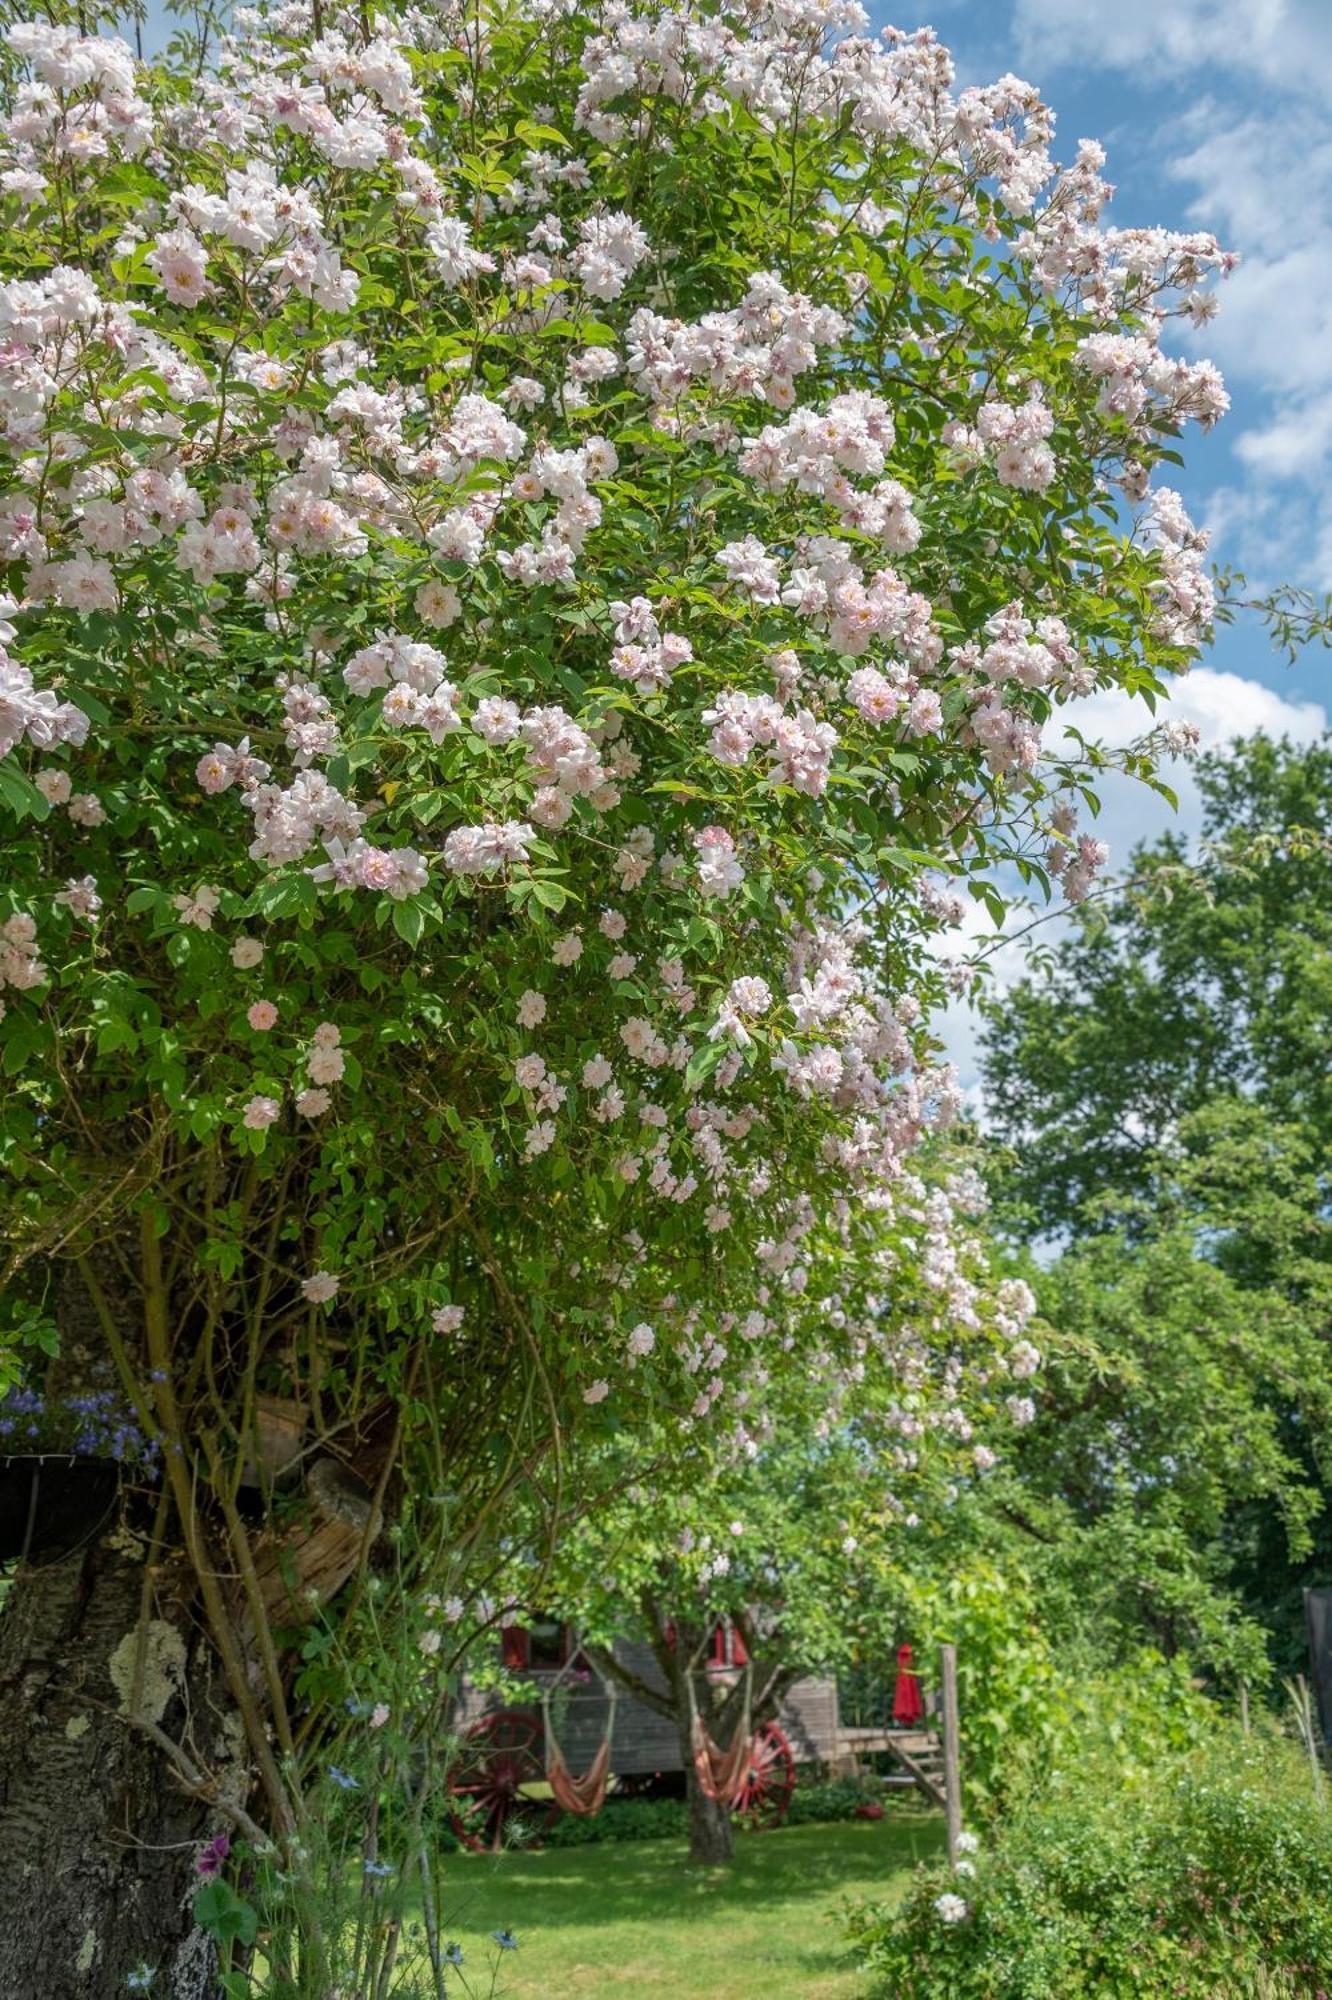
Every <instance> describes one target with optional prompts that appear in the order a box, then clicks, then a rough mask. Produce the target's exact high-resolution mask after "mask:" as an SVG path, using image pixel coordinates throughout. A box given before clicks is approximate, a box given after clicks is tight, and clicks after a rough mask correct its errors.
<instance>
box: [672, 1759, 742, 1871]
mask: <svg viewBox="0 0 1332 2000" xmlns="http://www.w3.org/2000/svg"><path fill="white" fill-rule="evenodd" d="M680 1754H681V1756H682V1757H683V1759H684V1768H685V1792H686V1797H687V1798H688V1800H689V1859H690V1860H691V1861H697V1862H700V1863H702V1864H703V1865H704V1866H705V1867H708V1868H723V1867H725V1865H726V1863H727V1862H728V1861H731V1860H732V1859H733V1858H734V1855H735V1829H734V1827H733V1826H732V1824H731V1813H730V1808H729V1807H728V1806H727V1805H726V1803H725V1801H724V1800H718V1799H710V1798H708V1796H707V1794H706V1793H705V1792H704V1790H703V1788H702V1786H701V1785H700V1784H699V1782H698V1774H697V1772H696V1771H695V1770H694V1762H693V1757H692V1756H691V1754H690V1748H689V1729H688V1725H687V1724H686V1726H685V1728H684V1729H682V1730H681V1732H680Z"/></svg>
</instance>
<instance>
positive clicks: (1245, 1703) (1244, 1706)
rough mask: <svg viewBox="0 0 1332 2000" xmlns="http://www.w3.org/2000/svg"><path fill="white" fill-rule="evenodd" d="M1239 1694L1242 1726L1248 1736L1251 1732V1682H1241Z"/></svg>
mask: <svg viewBox="0 0 1332 2000" xmlns="http://www.w3.org/2000/svg"><path fill="white" fill-rule="evenodd" d="M1239 1694H1240V1728H1241V1729H1242V1730H1243V1731H1244V1734H1245V1735H1246V1736H1247V1735H1248V1733H1249V1683H1248V1682H1247V1681H1241V1682H1240V1684H1239Z"/></svg>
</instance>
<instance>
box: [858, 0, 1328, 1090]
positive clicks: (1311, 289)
mask: <svg viewBox="0 0 1332 2000" xmlns="http://www.w3.org/2000/svg"><path fill="white" fill-rule="evenodd" d="M875 18H876V20H879V21H882V20H885V19H888V18H890V17H889V15H888V14H887V13H885V12H882V11H877V10H876V15H875ZM892 18H895V19H896V22H897V25H898V26H900V27H907V28H914V27H919V26H925V25H927V24H928V25H930V26H932V27H934V28H935V29H936V30H937V32H938V34H939V37H940V39H941V40H942V41H943V42H944V43H945V44H946V45H947V47H948V48H949V49H951V51H952V53H953V57H954V60H955V62H956V64H957V68H958V75H959V80H960V81H961V82H964V83H982V82H987V81H991V80H993V78H995V77H996V76H999V75H1001V74H1003V73H1004V72H1005V71H1014V72H1016V74H1018V75H1019V76H1022V77H1025V78H1026V79H1027V80H1028V81H1029V82H1031V83H1034V84H1035V85H1037V87H1038V88H1039V89H1040V91H1041V93H1042V95H1043V96H1044V98H1045V100H1046V102H1047V103H1049V104H1050V105H1052V106H1053V108H1054V110H1055V112H1056V115H1057V119H1058V124H1057V144H1056V147H1055V152H1056V155H1057V156H1058V157H1061V158H1067V157H1071V156H1072V154H1073V152H1074V150H1075V148H1076V145H1077V142H1078V140H1079V139H1081V138H1094V139H1099V140H1100V141H1101V143H1102V145H1104V146H1105V148H1106V151H1107V154H1108V156H1109V157H1108V161H1107V166H1106V174H1107V177H1108V179H1109V180H1111V181H1112V182H1113V183H1114V185H1115V187H1116V189H1117V194H1116V197H1115V201H1114V205H1113V212H1112V219H1113V220H1114V221H1116V222H1118V223H1121V224H1138V223H1143V224H1154V223H1161V224H1166V225H1168V226H1171V227H1176V228H1207V229H1211V230H1212V231H1213V232H1214V233H1215V234H1216V235H1217V236H1218V237H1219V238H1220V239H1221V241H1222V242H1223V243H1224V244H1225V245H1226V246H1227V247H1228V248H1230V249H1234V250H1238V251H1239V252H1240V254H1241V256H1242V258H1243V260H1244V261H1243V263H1242V265H1241V267H1240V269H1239V270H1238V271H1237V272H1236V273H1235V275H1234V276H1233V277H1231V278H1230V279H1229V280H1228V281H1227V282H1226V283H1225V284H1224V285H1223V286H1222V288H1221V308H1222V309H1221V313H1220V316H1219V318H1218V319H1216V320H1215V321H1213V323H1212V324H1211V326H1209V327H1207V328H1206V329H1205V330H1204V331H1203V333H1202V334H1200V335H1198V336H1197V337H1196V341H1195V345H1196V347H1197V349H1198V351H1199V352H1203V353H1207V354H1209V355H1210V356H1211V357H1212V358H1213V359H1214V360H1215V361H1216V362H1217V363H1218V364H1219V365H1220V367H1221V368H1222V370H1223V372H1224V374H1225V377H1226V382H1227V386H1228V388H1229V390H1230V394H1231V398H1232V409H1231V411H1230V414H1229V416H1228V417H1227V418H1226V419H1225V421H1224V422H1223V423H1222V424H1220V425H1219V426H1218V427H1217V429H1216V430H1215V431H1214V432H1212V433H1211V434H1210V435H1209V436H1207V437H1203V436H1201V434H1200V433H1198V432H1197V431H1196V430H1191V431H1190V432H1189V434H1188V436H1187V437H1186V440H1185V443H1184V447H1183V449H1184V452H1185V456H1186V459H1187V470H1186V471H1185V472H1184V473H1183V474H1182V475H1179V476H1178V477H1177V478H1176V481H1175V483H1177V484H1178V485H1179V487H1180V489H1181V491H1182V492H1183V494H1184V497H1185V499H1186V501H1187V502H1188V504H1189V507H1190V510H1191V512H1192V513H1193V515H1194V518H1195V519H1196V520H1197V521H1199V522H1201V523H1203V524H1205V525H1207V526H1208V527H1209V528H1210V529H1211V531H1212V534H1213V548H1212V552H1213V554H1214V556H1215V557H1216V559H1217V561H1218V562H1221V563H1233V564H1237V565H1238V566H1239V567H1241V568H1242V569H1244V570H1245V571H1246V572H1247V574H1248V576H1249V578H1250V581H1251V583H1252V584H1255V585H1258V586H1259V587H1270V586H1271V585H1273V584H1276V583H1279V582H1294V583H1299V584H1304V585H1307V586H1310V587H1312V588H1314V589H1318V590H1332V118H1330V117H1329V114H1328V109H1327V107H1328V104H1329V101H1330V100H1332V0H934V4H933V5H930V6H927V7H922V8H921V9H920V10H919V11H912V12H906V11H898V12H896V13H895V14H894V15H893V16H892ZM1173 706H1174V708H1175V710H1176V712H1177V713H1179V714H1181V715H1184V716H1186V717H1188V718H1189V719H1190V720H1192V721H1195V722H1196V723H1197V724H1198V725H1199V728H1200V730H1201V732H1202V740H1203V743H1204V745H1205V746H1206V747H1209V748H1212V747H1218V746H1221V745H1224V744H1225V743H1226V742H1227V741H1229V740H1230V739H1231V738H1232V737H1234V736H1235V735H1238V734H1247V733H1249V732H1251V731H1252V730H1255V729H1265V730H1268V731H1270V732H1272V733H1274V734H1286V735H1290V736H1292V737H1294V738H1296V739H1297V740H1308V739H1310V738H1312V737H1314V736H1316V735H1318V734H1320V733H1321V731H1322V730H1323V729H1324V728H1325V727H1326V726H1327V724H1328V719H1329V715H1330V714H1332V653H1329V652H1326V651H1324V650H1322V649H1321V648H1309V649H1307V650H1306V651H1305V652H1304V653H1303V654H1302V656H1301V658H1300V659H1299V660H1298V661H1297V662H1296V664H1295V665H1294V666H1293V667H1292V666H1290V665H1288V664H1287V663H1286V661H1285V660H1284V659H1283V658H1282V657H1281V656H1280V655H1278V654H1276V653H1275V652H1273V651H1272V649H1271V647H1270V645H1269V644H1268V641H1267V639H1266V637H1265V635H1264V633H1263V632H1262V630H1261V628H1260V627H1258V626H1257V625H1256V623H1255V622H1254V621H1242V622H1241V623H1240V624H1239V625H1238V626H1236V627H1234V628H1231V629H1229V630H1226V629H1222V630H1221V631H1220V633H1219V635H1218V640H1217V644H1216V646H1215V647H1214V649H1213V651H1212V652H1211V654H1210V655H1209V657H1208V659H1207V660H1206V661H1205V662H1204V663H1203V664H1202V665H1201V666H1199V667H1197V668H1195V669H1194V671H1193V673H1192V674H1191V675H1190V676H1189V677H1188V678H1187V680H1185V681H1183V682H1180V683H1178V684H1177V686H1176V689H1175V695H1174V703H1173ZM1080 720H1083V718H1080ZM1085 723H1090V724H1091V725H1092V729H1093V732H1094V733H1099V734H1100V735H1101V736H1102V738H1103V740H1105V741H1113V742H1126V741H1127V740H1129V738H1130V737H1132V736H1134V735H1136V734H1137V733H1139V731H1140V730H1141V728H1142V726H1143V721H1142V712H1141V709H1138V710H1137V711H1136V712H1134V710H1133V709H1132V708H1131V707H1130V705H1129V704H1128V703H1127V702H1126V701H1125V700H1124V699H1123V698H1122V697H1120V696H1104V697H1099V696H1098V697H1096V698H1095V699H1094V700H1093V701H1092V702H1090V703H1088V704H1086V705H1085ZM1097 724H1099V730H1097V728H1096V725H1097ZM1084 726H1085V724H1084ZM1169 775H1170V777H1171V781H1172V782H1173V783H1175V784H1176V786H1177V789H1178V791H1179V793H1180V810H1179V814H1178V817H1177V818H1174V817H1173V816H1172V815H1171V813H1170V812H1169V810H1168V808H1167V807H1165V806H1164V805H1163V804H1162V803H1160V802H1159V801H1156V800H1154V799H1153V798H1152V797H1151V796H1150V795H1149V794H1146V793H1144V792H1143V790H1142V789H1141V788H1140V787H1138V786H1136V785H1130V784H1128V782H1127V781H1124V780H1119V781H1115V780H1111V781H1110V782H1108V783H1107V784H1106V785H1105V786H1104V788H1103V790H1104V810H1103V813H1102V817H1101V821H1100V824H1099V826H1098V828H1097V831H1098V832H1099V833H1101V834H1103V835H1104V837H1105V838H1107V839H1108V840H1109V841H1110V844H1111V850H1112V857H1113V860H1112V865H1114V863H1118V864H1120V865H1122V864H1123V862H1124V861H1125V860H1126V859H1127V856H1128V851H1129V849H1130V847H1131V846H1132V844H1133V842H1134V841H1135V840H1137V839H1140V838H1143V837H1147V836H1151V835H1154V834H1155V833H1157V832H1159V831H1161V830H1163V829H1164V827H1165V826H1166V825H1168V824H1171V823H1172V821H1173V824H1174V825H1175V826H1176V827H1177V828H1178V829H1179V830H1180V831H1181V832H1183V833H1185V834H1186V835H1191V834H1193V833H1194V832H1195V831H1196V829H1197V826H1198V822H1199V813H1198V799H1197V793H1196V790H1195V788H1194V786H1193V783H1192V781H1191V779H1190V777H1189V775H1188V771H1187V768H1186V767H1182V766H1176V767H1175V769H1174V771H1173V772H1172V773H1170V774H1169ZM968 928H969V929H974V930H976V931H981V930H983V929H985V928H987V926H986V925H985V923H984V920H983V918H982V917H981V914H980V913H979V911H978V912H977V914H976V920H975V922H974V924H969V925H968ZM1021 971H1022V953H1021V949H1020V948H1019V947H1016V946H1014V947H1005V948H1004V949H1003V950H1002V951H1001V952H1000V953H999V954H998V956H997V958H996V960H995V963H994V974H995V977H996V978H997V979H998V981H999V982H1000V983H1001V984H1002V983H1003V982H1004V981H1006V980H1008V979H1011V978H1014V977H1018V976H1020V974H1021ZM940 1025H941V1026H942V1029H943V1032H944V1036H945V1040H946V1043H947V1046H948V1050H949V1054H950V1055H951V1056H952V1058H953V1060H954V1061H955V1062H956V1064H957V1066H958V1069H959V1072H960V1074H961V1077H962V1081H963V1084H964V1086H965V1087H966V1089H967V1092H968V1095H969V1096H970V1098H971V1099H972V1101H973V1103H975V1104H976V1105H977V1106H978V1107H979V1106H980V1105H981V1102H982V1100H981V1093H980V1091H979V1087H978V1080H977V1075H976V1027H977V1024H976V1021H975V1017H974V1016H973V1015H972V1014H971V1012H970V1010H969V1009H968V1008H967V1007H966V1006H965V1005H963V1004H957V1005H955V1006H953V1007H950V1008H949V1009H948V1011H947V1015H946V1017H945V1019H944V1020H943V1022H942V1023H941V1024H940Z"/></svg>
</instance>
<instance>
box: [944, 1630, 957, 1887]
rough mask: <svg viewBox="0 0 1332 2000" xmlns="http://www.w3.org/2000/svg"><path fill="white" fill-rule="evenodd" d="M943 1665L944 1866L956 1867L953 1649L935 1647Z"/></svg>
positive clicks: (954, 1680) (955, 1698) (955, 1669)
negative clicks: (945, 1859) (945, 1830)
mask: <svg viewBox="0 0 1332 2000" xmlns="http://www.w3.org/2000/svg"><path fill="white" fill-rule="evenodd" d="M939 1652H940V1656H941V1662H942V1666H943V1750H944V1810H945V1812H946V1813H947V1815H948V1865H949V1867H950V1868H956V1866H957V1861H958V1845H957V1842H958V1836H959V1834H960V1833H961V1831H962V1749H961V1745H960V1743H959V1742H958V1731H957V1647H956V1646H941V1647H940V1648H939Z"/></svg>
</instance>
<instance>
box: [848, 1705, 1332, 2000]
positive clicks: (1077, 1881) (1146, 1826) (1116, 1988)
mask: <svg viewBox="0 0 1332 2000" xmlns="http://www.w3.org/2000/svg"><path fill="white" fill-rule="evenodd" d="M963 1870H964V1871H965V1872H950V1871H949V1870H948V1869H947V1868H940V1867H938V1866H935V1867H931V1868H929V1869H924V1870H922V1871H921V1873H920V1875H919V1876H918V1878H917V1882H916V1885H915V1887H914V1889H913V1891H912V1893H911V1895H910V1897H909V1898H908V1900H907V1901H906V1903H905V1904H903V1905H902V1907H901V1908H900V1909H899V1910H897V1911H896V1912H895V1913H891V1914H890V1913H887V1912H884V1911H882V1910H876V1909H873V1908H870V1909H866V1910H862V1911H860V1912H858V1913H857V1914H856V1915H855V1917H854V1919H853V1929H854V1932H855V1935H856V1938H857V1942H858V1945H859V1947H860V1951H861V1955H862V1957H863V1959H864V1961H865V1963H866V1964H867V1965H868V1966H869V1967H870V1969H871V1970H872V1972H873V1973H875V1974H876V1975H878V1979H877V1983H876V1985H875V1987H874V1989H873V1990H874V1991H875V1992H876V1993H878V1994H882V1995H884V1996H888V1995H891V1996H892V2000H1084V1996H1091V1995H1095V1996H1097V2000H1119V1996H1123V2000H1130V1996H1132V2000H1139V1996H1141V1995H1144V1994H1150V1995H1151V1996H1152V1997H1153V2000H1277V1996H1280V2000H1327V1996H1328V1994H1329V1993H1330V1992H1332V1897H1330V1896H1329V1893H1328V1885H1329V1882H1332V1813H1329V1811H1328V1810H1327V1808H1326V1807H1325V1806H1324V1805H1323V1804H1322V1802H1321V1801H1319V1800H1316V1799H1315V1798H1314V1796H1313V1794H1312V1790H1311V1787H1310V1783H1309V1772H1308V1768H1307V1766H1306V1765H1304V1764H1303V1762H1302V1760H1301V1759H1300V1758H1299V1757H1297V1756H1296V1754H1295V1753H1294V1752H1293V1751H1292V1750H1291V1748H1290V1746H1289V1745H1288V1744H1287V1743H1285V1742H1284V1741H1282V1740H1281V1739H1279V1738H1277V1737H1276V1736H1274V1735H1273V1736H1271V1737H1267V1736H1264V1737H1262V1738H1260V1739H1254V1740H1248V1739H1245V1738H1243V1737H1242V1736H1240V1735H1239V1734H1238V1732H1236V1731H1234V1730H1232V1729H1230V1728H1227V1729H1225V1730H1224V1731H1221V1732H1217V1733H1215V1734H1214V1735H1213V1738H1212V1740H1211V1741H1210V1742H1209V1743H1208V1745H1207V1746H1206V1747H1205V1748H1203V1749H1201V1750H1198V1749H1195V1750H1192V1751H1189V1752H1186V1753H1183V1754H1179V1755H1175V1756H1166V1757H1165V1758H1163V1759H1162V1760H1161V1762H1160V1763H1159V1764H1158V1765H1157V1766H1156V1768H1155V1769H1154V1770H1151V1771H1142V1770H1140V1769H1139V1770H1131V1771H1130V1772H1129V1773H1128V1774H1127V1775H1126V1773H1125V1769H1124V1766H1123V1765H1122V1763H1121V1762H1120V1760H1119V1759H1117V1758H1116V1757H1115V1756H1114V1755H1113V1754H1111V1753H1109V1752H1108V1751H1107V1749H1106V1748H1105V1746H1104V1745H1103V1744H1102V1745H1099V1746H1098V1747H1097V1748H1096V1749H1095V1750H1093V1751H1090V1752H1089V1753H1088V1754H1087V1755H1086V1756H1085V1757H1084V1758H1083V1759H1081V1760H1080V1761H1076V1762H1074V1763H1072V1764H1070V1765H1069V1766H1067V1767H1066V1768H1064V1769H1062V1770H1060V1771H1059V1772H1057V1773H1056V1774H1055V1776H1054V1777H1053V1778H1052V1779H1051V1780H1050V1781H1049V1783H1048V1784H1047V1785H1046V1786H1045V1787H1044V1789H1043V1790H1042V1791H1039V1792H1035V1791H1034V1792H1033V1793H1032V1794H1031V1795H1030V1796H1029V1798H1028V1799H1027V1800H1026V1801H1025V1802H1024V1803H1023V1804H1021V1805H1020V1806H1019V1807H1018V1808H1017V1810H1016V1811H1015V1813H1014V1814H1013V1817H1012V1818H1011V1820H1010V1821H1009V1822H1008V1824H1007V1825H1006V1827H1005V1828H1004V1830H1003V1831H1002V1833H1001V1835H1000V1836H999V1839H998V1842H997V1844H996V1846H995V1847H994V1849H993V1851H992V1852H990V1853H988V1854H985V1853H983V1854H980V1855H978V1856H977V1858H976V1861H975V1863H974V1871H973V1867H972V1864H967V1863H964V1864H963ZM944 1898H953V1899H955V1901H954V1902H953V1903H952V1904H949V1903H947V1902H944V1903H943V1904H942V1906H941V1899H944ZM959 1905H961V1906H964V1908H965V1914H960V1913H959ZM950 1918H951V1921H950Z"/></svg>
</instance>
